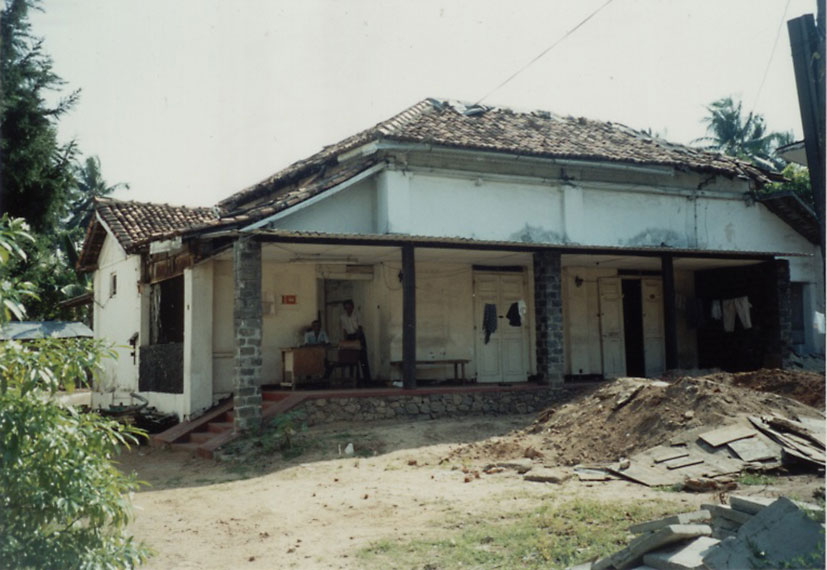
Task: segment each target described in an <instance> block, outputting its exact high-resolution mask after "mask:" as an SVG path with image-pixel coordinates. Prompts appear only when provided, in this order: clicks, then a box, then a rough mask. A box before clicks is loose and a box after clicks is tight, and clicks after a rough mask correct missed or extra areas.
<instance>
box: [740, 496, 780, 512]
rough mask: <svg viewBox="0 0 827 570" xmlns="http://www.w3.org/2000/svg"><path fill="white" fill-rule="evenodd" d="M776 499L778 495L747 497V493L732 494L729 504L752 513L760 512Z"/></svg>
mask: <svg viewBox="0 0 827 570" xmlns="http://www.w3.org/2000/svg"><path fill="white" fill-rule="evenodd" d="M775 501H776V497H747V496H745V495H730V496H729V504H730V506H731V507H732V508H733V509H736V510H738V511H741V512H742V513H749V514H751V515H754V514H757V513H760V512H761V511H763V510H764V509H765V508H767V507H769V506H770V505H771V504H773V503H774V502H775Z"/></svg>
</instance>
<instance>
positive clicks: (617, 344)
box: [598, 277, 626, 378]
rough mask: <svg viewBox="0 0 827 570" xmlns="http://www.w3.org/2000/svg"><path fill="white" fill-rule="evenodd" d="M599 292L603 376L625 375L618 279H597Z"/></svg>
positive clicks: (621, 306)
mask: <svg viewBox="0 0 827 570" xmlns="http://www.w3.org/2000/svg"><path fill="white" fill-rule="evenodd" d="M598 291H599V294H600V346H601V352H602V355H603V376H605V377H606V378H616V377H618V376H625V375H626V351H625V343H624V340H623V293H622V289H621V283H620V279H619V278H617V277H603V278H601V279H599V280H598Z"/></svg>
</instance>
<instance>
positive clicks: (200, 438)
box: [189, 431, 216, 445]
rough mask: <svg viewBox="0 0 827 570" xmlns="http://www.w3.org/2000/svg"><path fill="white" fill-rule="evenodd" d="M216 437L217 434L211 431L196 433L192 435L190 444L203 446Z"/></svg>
mask: <svg viewBox="0 0 827 570" xmlns="http://www.w3.org/2000/svg"><path fill="white" fill-rule="evenodd" d="M215 436H216V433H215V432H211V431H194V432H192V433H191V434H190V440H189V443H197V444H199V445H200V444H202V443H206V442H208V441H210V440H211V439H212V438H214V437H215Z"/></svg>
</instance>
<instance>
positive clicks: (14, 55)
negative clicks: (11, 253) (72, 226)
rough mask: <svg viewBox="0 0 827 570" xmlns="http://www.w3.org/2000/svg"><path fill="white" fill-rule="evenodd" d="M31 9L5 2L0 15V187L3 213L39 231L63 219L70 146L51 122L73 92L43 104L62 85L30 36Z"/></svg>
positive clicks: (26, 2) (17, 0)
mask: <svg viewBox="0 0 827 570" xmlns="http://www.w3.org/2000/svg"><path fill="white" fill-rule="evenodd" d="M37 7H38V4H37V3H35V2H34V0H5V4H4V8H3V11H2V13H0V132H2V137H0V156H2V161H3V169H2V171H0V183H2V200H3V203H2V210H3V212H4V213H8V214H9V215H10V216H12V217H22V218H25V219H26V221H28V222H29V224H30V225H31V227H32V229H33V230H34V231H35V232H43V231H48V230H49V229H51V228H53V227H55V226H56V225H57V224H58V222H59V221H60V220H61V218H62V217H63V214H64V213H65V202H66V199H67V197H68V195H69V192H70V189H71V187H72V185H73V181H74V176H73V172H72V158H73V156H74V153H75V145H74V143H71V142H70V143H67V144H60V143H59V142H58V137H57V125H56V122H57V120H58V119H59V118H60V117H61V115H63V114H64V113H66V112H67V111H68V110H69V109H70V108H71V107H72V105H73V104H74V103H75V101H76V100H77V97H78V92H77V91H75V92H72V93H71V94H69V95H68V96H66V97H64V98H63V99H61V100H60V101H59V102H58V103H57V104H55V105H49V104H48V103H47V101H46V96H47V93H49V92H60V90H61V88H62V87H63V85H64V82H63V80H62V79H61V78H60V77H58V76H57V74H55V73H54V71H53V70H52V61H51V59H50V58H49V56H47V55H46V54H45V53H44V52H43V40H42V39H40V38H36V37H34V36H33V35H32V34H31V26H30V24H29V21H28V13H29V10H30V9H32V8H37Z"/></svg>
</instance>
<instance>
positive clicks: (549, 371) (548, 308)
mask: <svg viewBox="0 0 827 570" xmlns="http://www.w3.org/2000/svg"><path fill="white" fill-rule="evenodd" d="M534 317H535V318H534V322H535V323H536V327H537V374H538V375H539V376H540V379H541V382H543V383H545V384H551V385H552V386H562V384H563V354H564V351H563V342H564V341H563V294H562V276H561V274H560V254H559V253H557V252H554V251H538V252H535V253H534Z"/></svg>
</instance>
